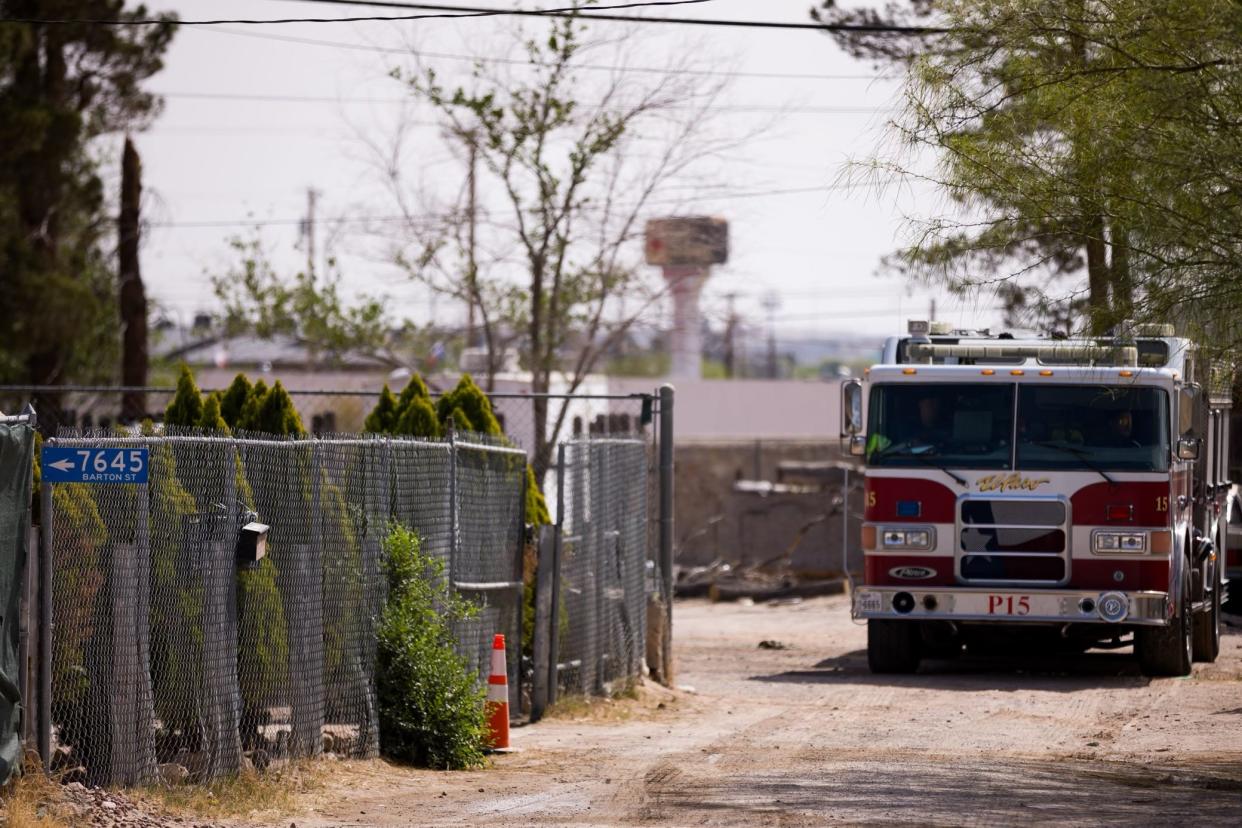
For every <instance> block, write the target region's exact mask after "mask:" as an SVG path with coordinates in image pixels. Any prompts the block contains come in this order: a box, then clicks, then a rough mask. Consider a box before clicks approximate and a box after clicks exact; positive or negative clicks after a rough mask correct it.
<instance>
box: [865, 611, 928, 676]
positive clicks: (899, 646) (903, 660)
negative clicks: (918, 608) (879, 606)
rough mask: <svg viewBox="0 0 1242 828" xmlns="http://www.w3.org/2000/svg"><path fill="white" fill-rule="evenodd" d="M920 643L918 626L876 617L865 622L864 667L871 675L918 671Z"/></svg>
mask: <svg viewBox="0 0 1242 828" xmlns="http://www.w3.org/2000/svg"><path fill="white" fill-rule="evenodd" d="M921 644H922V636H921V635H920V634H919V625H918V624H917V623H914V622H911V621H888V620H884V619H877V618H873V619H871V620H870V621H868V622H867V666H869V667H870V668H871V672H873V673H913V672H914V671H915V670H917V669H918V668H919V659H920V656H921V652H920V650H921V646H920V645H921Z"/></svg>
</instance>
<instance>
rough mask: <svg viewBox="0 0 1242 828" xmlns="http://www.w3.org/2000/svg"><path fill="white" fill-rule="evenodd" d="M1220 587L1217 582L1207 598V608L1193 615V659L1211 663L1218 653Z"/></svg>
mask: <svg viewBox="0 0 1242 828" xmlns="http://www.w3.org/2000/svg"><path fill="white" fill-rule="evenodd" d="M1220 588H1221V587H1220V584H1217V585H1216V588H1215V589H1213V590H1212V597H1211V598H1210V599H1208V608H1207V609H1206V610H1204V611H1203V612H1200V613H1197V614H1196V615H1195V617H1194V625H1195V640H1194V658H1195V661H1205V662H1207V663H1208V664H1211V663H1212V662H1213V661H1215V660H1216V656H1218V655H1220Z"/></svg>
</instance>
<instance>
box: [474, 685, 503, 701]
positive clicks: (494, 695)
mask: <svg viewBox="0 0 1242 828" xmlns="http://www.w3.org/2000/svg"><path fill="white" fill-rule="evenodd" d="M475 698H478V697H477V696H476V697H475ZM487 700H488V701H489V702H498V703H500V704H504V705H508V704H509V686H508V685H507V684H489V685H487Z"/></svg>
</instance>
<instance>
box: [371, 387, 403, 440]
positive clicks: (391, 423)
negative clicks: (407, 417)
mask: <svg viewBox="0 0 1242 828" xmlns="http://www.w3.org/2000/svg"><path fill="white" fill-rule="evenodd" d="M396 426H397V398H396V397H394V396H393V394H392V390H391V389H389V387H388V383H384V390H383V391H381V392H380V398H379V402H378V403H376V404H375V408H374V409H372V410H371V413H370V414H368V415H367V419H366V422H364V423H363V424H362V430H363V431H366V432H367V433H369V434H391V433H392V432H393V430H394V429H395V428H396Z"/></svg>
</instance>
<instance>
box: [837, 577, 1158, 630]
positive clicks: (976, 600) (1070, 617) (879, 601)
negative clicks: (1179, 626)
mask: <svg viewBox="0 0 1242 828" xmlns="http://www.w3.org/2000/svg"><path fill="white" fill-rule="evenodd" d="M850 614H851V615H852V616H853V617H854V618H912V619H918V620H924V621H995V622H1001V623H1007V624H1008V623H1019V624H1025V623H1059V624H1067V623H1075V624H1139V625H1146V626H1154V627H1162V626H1165V625H1166V624H1168V623H1169V618H1170V617H1171V616H1172V614H1171V612H1170V604H1169V596H1168V594H1167V593H1164V592H1122V591H1120V590H1106V591H1104V592H1099V591H1092V590H1060V589H1032V590H1027V591H1021V590H1016V589H1012V588H1005V589H988V588H979V587H955V586H947V587H926V588H923V589H918V588H914V589H910V588H903V587H870V586H858V587H857V588H856V590H855V592H854V594H853V596H852V606H851V610H850Z"/></svg>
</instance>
